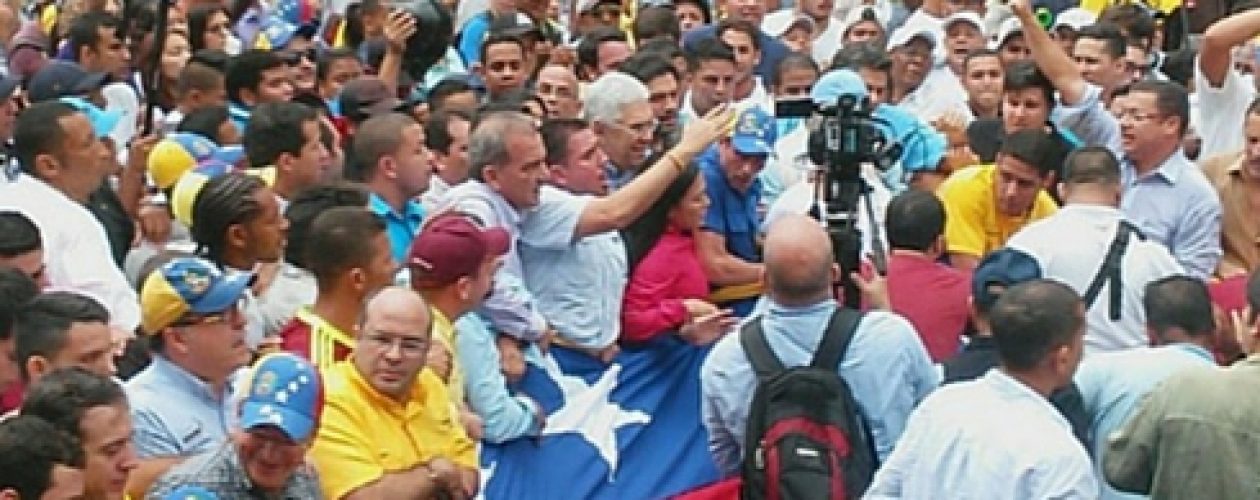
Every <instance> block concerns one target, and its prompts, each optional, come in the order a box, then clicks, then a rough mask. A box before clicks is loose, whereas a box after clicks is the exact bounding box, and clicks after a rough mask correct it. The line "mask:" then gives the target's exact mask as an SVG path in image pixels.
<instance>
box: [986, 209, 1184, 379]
mask: <svg viewBox="0 0 1260 500" xmlns="http://www.w3.org/2000/svg"><path fill="white" fill-rule="evenodd" d="M1124 218H1125V217H1124V214H1122V213H1120V210H1118V209H1116V208H1114V207H1108V206H1103V205H1075V204H1073V205H1067V206H1065V207H1063V208H1061V209H1059V211H1058V213H1056V214H1054V215H1051V216H1050V217H1047V218H1045V219H1042V220H1039V221H1037V222H1034V223H1032V224H1029V225H1028V227H1025V228H1024V229H1022V230H1020V232H1018V233H1015V236H1012V237H1011V239H1010V241H1008V242H1006V245H1007V246H1008V247H1011V248H1014V249H1017V250H1021V251H1023V252H1025V253H1027V254H1028V255H1030V256H1032V257H1033V258H1034V259H1036V260H1037V263H1038V264H1039V266H1040V267H1041V275H1042V277H1044V278H1050V279H1054V280H1057V281H1059V282H1062V283H1063V284H1066V285H1068V286H1070V287H1072V289H1073V290H1076V293H1078V294H1081V295H1082V296H1083V295H1084V294H1085V292H1086V291H1087V290H1089V285H1090V283H1091V282H1093V281H1094V277H1095V276H1097V275H1098V271H1099V269H1101V268H1102V265H1103V260H1104V259H1105V258H1106V257H1107V252H1108V251H1109V250H1110V249H1111V244H1112V241H1114V240H1115V238H1116V231H1118V227H1119V225H1120V221H1121V220H1122V219H1124ZM1064 242H1071V244H1065V243H1064ZM1181 273H1182V270H1181V266H1180V265H1178V264H1177V261H1176V260H1174V259H1173V257H1172V255H1171V254H1169V253H1168V250H1167V249H1166V248H1164V246H1163V245H1160V244H1159V243H1156V242H1154V241H1149V240H1142V239H1140V238H1137V237H1135V236H1134V237H1130V238H1129V244H1128V246H1127V247H1126V248H1125V251H1124V254H1123V256H1122V257H1121V260H1120V276H1121V280H1120V282H1121V284H1122V288H1123V289H1122V291H1121V297H1120V298H1121V303H1120V319H1119V320H1117V321H1112V319H1111V315H1110V312H1111V289H1110V287H1111V285H1106V286H1105V287H1104V288H1103V290H1102V292H1100V293H1099V294H1098V298H1097V299H1095V300H1094V303H1093V305H1091V306H1090V307H1089V309H1088V311H1087V312H1086V316H1085V323H1086V325H1087V326H1088V331H1087V332H1086V334H1085V352H1086V354H1093V353H1097V352H1102V351H1114V350H1119V349H1129V348H1133V347H1141V346H1145V345H1148V344H1150V339H1149V338H1148V337H1147V335H1146V311H1145V309H1144V308H1143V307H1142V297H1143V296H1145V295H1146V285H1148V284H1150V283H1152V282H1154V281H1157V280H1160V279H1162V278H1165V277H1168V276H1172V275H1175V274H1181Z"/></svg>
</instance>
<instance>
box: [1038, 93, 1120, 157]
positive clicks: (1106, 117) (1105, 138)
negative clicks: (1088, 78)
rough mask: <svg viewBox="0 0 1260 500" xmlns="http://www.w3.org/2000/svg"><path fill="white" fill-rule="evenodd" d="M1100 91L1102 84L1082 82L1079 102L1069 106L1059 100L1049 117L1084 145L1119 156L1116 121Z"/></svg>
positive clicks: (1118, 131) (1118, 127) (1117, 124)
mask: <svg viewBox="0 0 1260 500" xmlns="http://www.w3.org/2000/svg"><path fill="white" fill-rule="evenodd" d="M1102 94H1103V91H1102V87H1099V86H1097V85H1094V84H1092V83H1086V84H1085V96H1084V97H1083V98H1082V99H1081V102H1078V103H1076V104H1075V105H1071V106H1069V105H1067V104H1065V103H1064V102H1063V101H1062V100H1060V101H1059V105H1058V106H1056V107H1055V108H1054V112H1053V113H1052V114H1051V119H1052V120H1053V121H1055V122H1057V123H1058V124H1059V126H1061V127H1062V128H1064V129H1067V130H1069V131H1071V132H1072V133H1073V134H1075V135H1076V137H1077V138H1079V139H1080V140H1081V142H1083V143H1084V144H1085V145H1086V146H1103V147H1105V148H1107V149H1109V150H1111V152H1112V153H1113V154H1115V155H1116V157H1117V158H1121V157H1123V156H1124V145H1123V144H1121V142H1120V122H1119V121H1117V120H1116V117H1115V116H1114V115H1112V114H1111V112H1109V111H1107V108H1106V106H1105V105H1104V104H1103V101H1102Z"/></svg>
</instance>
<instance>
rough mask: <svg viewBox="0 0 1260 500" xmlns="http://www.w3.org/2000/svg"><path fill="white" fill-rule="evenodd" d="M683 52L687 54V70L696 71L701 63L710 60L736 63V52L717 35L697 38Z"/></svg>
mask: <svg viewBox="0 0 1260 500" xmlns="http://www.w3.org/2000/svg"><path fill="white" fill-rule="evenodd" d="M683 54H685V55H686V56H687V70H688V71H696V70H698V69H700V65H701V64H704V63H706V62H709V61H726V62H729V63H731V64H735V53H734V52H731V48H730V47H729V46H727V45H726V44H725V43H722V41H721V40H718V38H717V37H716V36H707V37H704V38H701V39H699V40H696V41H695V43H692V44H691V46H690V47H687V48H686V49H685V50H684V51H683Z"/></svg>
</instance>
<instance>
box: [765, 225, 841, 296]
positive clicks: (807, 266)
mask: <svg viewBox="0 0 1260 500" xmlns="http://www.w3.org/2000/svg"><path fill="white" fill-rule="evenodd" d="M765 263H766V271H765V272H766V275H765V282H766V289H767V290H768V291H769V294H770V297H771V298H772V299H774V301H775V302H777V303H779V304H783V305H808V304H813V303H816V302H820V301H822V300H826V299H827V298H828V297H830V296H831V284H832V283H833V282H834V281H835V280H836V278H837V273H838V270H837V269H836V268H835V257H834V256H833V255H832V252H831V238H830V237H828V236H827V231H826V229H824V228H823V227H822V225H821V224H819V223H818V221H816V220H814V219H811V218H809V217H806V216H804V215H785V216H783V217H782V218H780V219H778V220H776V221H775V222H774V223H773V224H771V225H770V230H769V231H768V232H767V233H766V244H765Z"/></svg>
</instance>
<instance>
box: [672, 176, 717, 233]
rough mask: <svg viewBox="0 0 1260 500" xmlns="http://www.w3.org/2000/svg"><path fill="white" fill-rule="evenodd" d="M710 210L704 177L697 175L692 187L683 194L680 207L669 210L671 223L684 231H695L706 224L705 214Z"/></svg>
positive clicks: (679, 201)
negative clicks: (703, 223)
mask: <svg viewBox="0 0 1260 500" xmlns="http://www.w3.org/2000/svg"><path fill="white" fill-rule="evenodd" d="M708 210H709V195H708V194H706V193H705V192H704V176H703V175H696V180H694V181H691V187H689V188H687V192H686V193H684V194H683V197H682V199H681V200H678V205H677V206H675V207H674V208H672V209H670V210H669V222H670V224H673V225H674V227H677V228H679V229H682V230H687V231H695V230H698V229H700V224H701V223H702V222H704V213H705V212H706V211H708Z"/></svg>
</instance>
